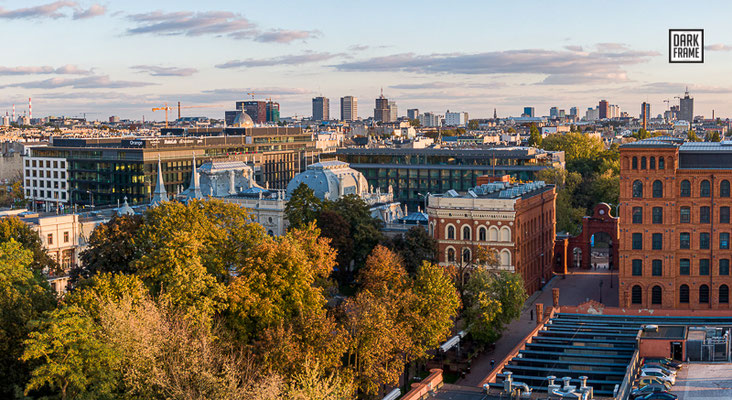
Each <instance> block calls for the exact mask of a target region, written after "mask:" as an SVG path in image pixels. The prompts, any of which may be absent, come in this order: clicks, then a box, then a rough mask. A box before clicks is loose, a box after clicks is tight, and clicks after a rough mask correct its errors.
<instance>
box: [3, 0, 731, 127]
mask: <svg viewBox="0 0 732 400" xmlns="http://www.w3.org/2000/svg"><path fill="white" fill-rule="evenodd" d="M379 3H383V4H384V5H386V4H388V5H389V8H388V9H389V10H390V12H389V13H383V12H381V11H379V10H383V9H385V8H384V7H378V6H376V7H368V8H367V7H363V8H361V7H356V6H349V7H342V6H340V7H339V5H338V4H337V3H335V2H328V1H326V2H319V3H318V4H316V5H304V4H300V3H297V2H281V3H278V6H279V7H278V8H277V9H276V10H277V12H273V9H272V5H269V4H256V3H253V4H251V5H247V6H246V7H244V6H242V5H241V4H240V3H235V2H229V1H225V2H216V3H215V4H211V5H210V6H202V5H201V4H200V3H196V2H192V1H182V2H172V1H163V2H157V3H156V5H155V6H154V7H151V6H149V5H148V4H147V3H143V2H139V1H130V2H125V4H124V9H123V8H122V7H121V5H119V4H117V5H115V4H113V3H97V2H86V1H55V2H49V1H32V2H20V1H3V2H0V20H2V22H3V23H2V24H0V32H2V33H3V34H4V37H6V38H15V39H22V40H14V41H13V42H12V44H11V45H9V46H8V47H7V49H6V51H5V54H6V57H3V60H2V61H0V113H2V114H3V115H4V114H5V111H8V112H11V111H12V110H11V109H12V104H15V105H16V113H18V114H22V112H23V111H24V110H27V101H28V98H29V97H32V98H33V102H34V109H35V110H34V116H38V117H40V116H47V115H57V116H58V115H66V116H77V115H78V116H81V115H82V114H86V115H87V117H88V118H90V119H100V120H104V119H106V118H107V117H108V116H110V115H118V116H121V117H122V118H132V119H141V118H142V116H143V115H144V116H145V119H147V120H153V119H154V120H158V121H161V120H163V119H164V115H163V114H162V113H153V112H152V111H151V110H150V109H151V108H152V107H159V106H162V105H163V104H164V103H168V105H170V106H173V104H174V103H175V102H177V101H181V102H182V103H183V104H184V105H186V104H188V105H197V104H205V105H212V104H221V105H222V106H221V107H220V108H216V107H211V108H205V109H198V110H196V109H194V110H188V111H187V112H186V113H185V115H186V116H198V115H205V116H211V117H216V118H223V111H225V110H230V109H231V104H232V102H233V101H238V100H239V101H241V100H248V99H251V96H248V95H247V93H252V92H253V93H255V95H254V97H256V99H257V100H265V99H266V98H272V99H273V100H275V101H277V102H279V103H280V105H281V113H282V116H283V117H284V116H293V115H300V116H310V114H311V108H312V107H311V106H312V105H311V100H312V98H314V97H318V96H321V95H322V96H324V97H327V98H329V99H330V100H331V101H334V102H337V101H338V99H340V98H341V97H343V96H354V97H356V98H358V99H359V100H360V102H361V103H362V104H363V107H364V108H363V110H364V111H363V112H361V113H360V115H359V117H361V118H368V117H370V116H372V115H371V109H372V108H373V104H374V99H376V98H377V97H378V96H379V94H380V90H381V88H383V89H384V95H385V97H387V98H388V99H389V100H392V101H396V103H397V104H399V106H400V107H401V108H402V110H406V109H408V108H419V109H420V110H424V111H433V112H444V111H445V110H447V109H450V110H455V111H465V112H468V113H469V114H470V115H471V117H473V118H481V117H485V118H488V117H491V116H492V113H493V109H494V108H496V109H497V110H498V115H499V116H509V115H511V116H520V115H521V113H522V110H523V107H527V106H528V107H535V109H536V110H537V112H536V114H537V115H548V110H549V108H550V107H551V106H557V107H558V108H565V109H569V108H570V107H572V106H577V107H579V110H580V115H583V114H584V110H586V109H587V108H588V107H594V106H596V105H597V104H598V101H599V100H601V99H606V100H608V102H610V103H612V104H617V105H619V106H620V107H621V110H623V111H627V112H628V113H629V114H630V115H631V116H635V117H637V116H638V114H639V112H638V111H639V107H640V104H641V103H642V102H644V101H647V102H648V103H650V104H651V110H652V113H651V115H652V116H654V117H655V116H656V115H658V114H661V113H663V111H664V110H666V103H664V102H663V100H664V99H670V100H671V104H675V103H677V101H678V100H677V99H674V96H683V93H684V90H685V88H686V86H688V87H689V91H690V94H691V96H692V97H694V98H695V114H697V115H705V116H707V117H710V116H711V113H712V109H715V114H716V115H717V116H722V117H724V116H730V115H732V113H731V112H730V111H732V101H730V100H729V99H727V96H725V95H726V94H727V93H730V91H731V90H732V82H730V78H729V77H728V76H727V74H726V69H725V66H726V65H727V64H728V62H730V61H732V53H731V52H730V50H732V33H730V32H729V31H728V29H726V21H725V20H724V16H725V15H726V13H725V12H724V10H728V11H730V7H731V6H730V5H728V4H725V3H721V2H719V3H710V4H709V5H708V6H707V9H708V8H710V7H711V8H714V9H716V10H718V12H715V13H712V14H709V13H708V12H707V11H702V10H701V9H699V10H694V9H691V10H689V11H688V13H687V17H688V18H686V20H688V21H694V20H695V19H700V20H703V21H704V23H703V24H701V25H700V26H697V25H694V26H689V27H688V28H703V29H705V40H706V43H705V44H706V58H705V63H704V64H695V65H694V64H691V65H690V64H669V63H668V59H667V58H668V54H667V51H668V50H667V46H668V29H669V28H679V26H677V25H669V22H668V21H673V20H674V18H672V17H673V16H674V15H675V14H676V9H677V8H678V7H675V6H674V4H677V5H682V4H684V3H681V2H672V4H665V3H664V5H663V6H661V5H660V4H646V3H644V4H636V3H632V2H619V3H614V5H613V7H607V6H601V5H597V6H596V5H587V4H584V3H573V2H572V3H566V4H564V5H563V6H562V7H558V6H557V5H556V4H543V3H539V2H531V3H525V4H524V3H522V4H500V5H499V4H493V5H491V4H482V3H478V2H475V3H464V4H462V7H452V8H444V7H441V8H440V10H441V12H440V13H434V12H432V11H434V7H437V6H438V4H439V3H436V2H435V3H429V2H428V3H420V4H422V6H420V7H415V6H414V5H415V4H413V3H391V2H390V3H387V2H376V3H374V4H375V5H378V4H379ZM715 4H716V5H715ZM575 6H576V7H575ZM580 6H581V7H580ZM467 9H470V10H471V12H470V14H474V15H481V16H485V18H487V19H488V23H464V19H465V15H466V14H465V10H467ZM122 10H124V11H122ZM282 11H287V12H282ZM629 11H632V12H629ZM702 13H704V14H703V15H702ZM600 15H602V18H599V16H600ZM696 16H698V17H699V18H695V17H696ZM702 17H703V18H702ZM522 21H526V23H523V22H522ZM529 21H530V23H528V22H529ZM557 21H560V22H561V21H565V22H566V25H563V24H561V23H559V24H558V23H557ZM437 25H439V26H442V27H443V28H442V29H433V27H434V26H437ZM702 25H703V26H702ZM70 27H71V28H72V29H70ZM431 27H432V28H431ZM684 27H686V26H684ZM578 33H581V34H578ZM366 110H369V111H366ZM404 113H405V111H402V114H400V116H402V115H404ZM334 116H335V114H334Z"/></svg>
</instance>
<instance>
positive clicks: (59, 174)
mask: <svg viewBox="0 0 732 400" xmlns="http://www.w3.org/2000/svg"><path fill="white" fill-rule="evenodd" d="M51 172H53V174H52V173H51ZM25 176H26V178H27V177H31V176H32V177H34V178H51V177H53V178H54V179H59V178H61V179H66V171H45V172H44V171H43V170H42V169H40V170H37V169H34V170H30V169H27V170H25Z"/></svg>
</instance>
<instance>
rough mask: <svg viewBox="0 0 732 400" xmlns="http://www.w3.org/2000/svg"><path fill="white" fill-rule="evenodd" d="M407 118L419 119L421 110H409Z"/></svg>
mask: <svg viewBox="0 0 732 400" xmlns="http://www.w3.org/2000/svg"><path fill="white" fill-rule="evenodd" d="M407 118H409V119H417V118H419V109H418V108H410V109H409V110H407Z"/></svg>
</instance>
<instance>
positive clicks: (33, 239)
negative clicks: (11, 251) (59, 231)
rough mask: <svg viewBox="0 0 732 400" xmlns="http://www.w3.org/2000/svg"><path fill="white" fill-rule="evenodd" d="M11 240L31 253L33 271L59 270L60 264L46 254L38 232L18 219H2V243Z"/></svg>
mask: <svg viewBox="0 0 732 400" xmlns="http://www.w3.org/2000/svg"><path fill="white" fill-rule="evenodd" d="M11 239H13V240H15V241H16V242H18V243H20V244H21V245H22V246H23V248H24V249H26V250H30V251H31V253H32V254H33V261H32V263H31V266H32V267H33V269H35V270H38V271H43V270H45V269H50V270H54V271H55V270H57V269H58V264H57V263H56V262H55V261H53V259H51V257H49V256H48V254H47V253H46V250H45V249H44V248H43V242H42V241H41V237H40V236H38V233H37V232H36V231H34V230H33V229H31V228H30V226H28V225H27V224H26V223H24V222H23V221H21V220H20V219H19V218H17V217H6V218H0V242H7V241H10V240H11Z"/></svg>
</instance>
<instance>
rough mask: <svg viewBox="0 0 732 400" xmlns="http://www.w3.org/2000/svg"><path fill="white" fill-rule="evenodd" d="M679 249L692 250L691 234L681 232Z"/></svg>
mask: <svg viewBox="0 0 732 400" xmlns="http://www.w3.org/2000/svg"><path fill="white" fill-rule="evenodd" d="M679 248H681V249H690V248H691V235H690V234H689V232H681V233H680V234H679Z"/></svg>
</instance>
